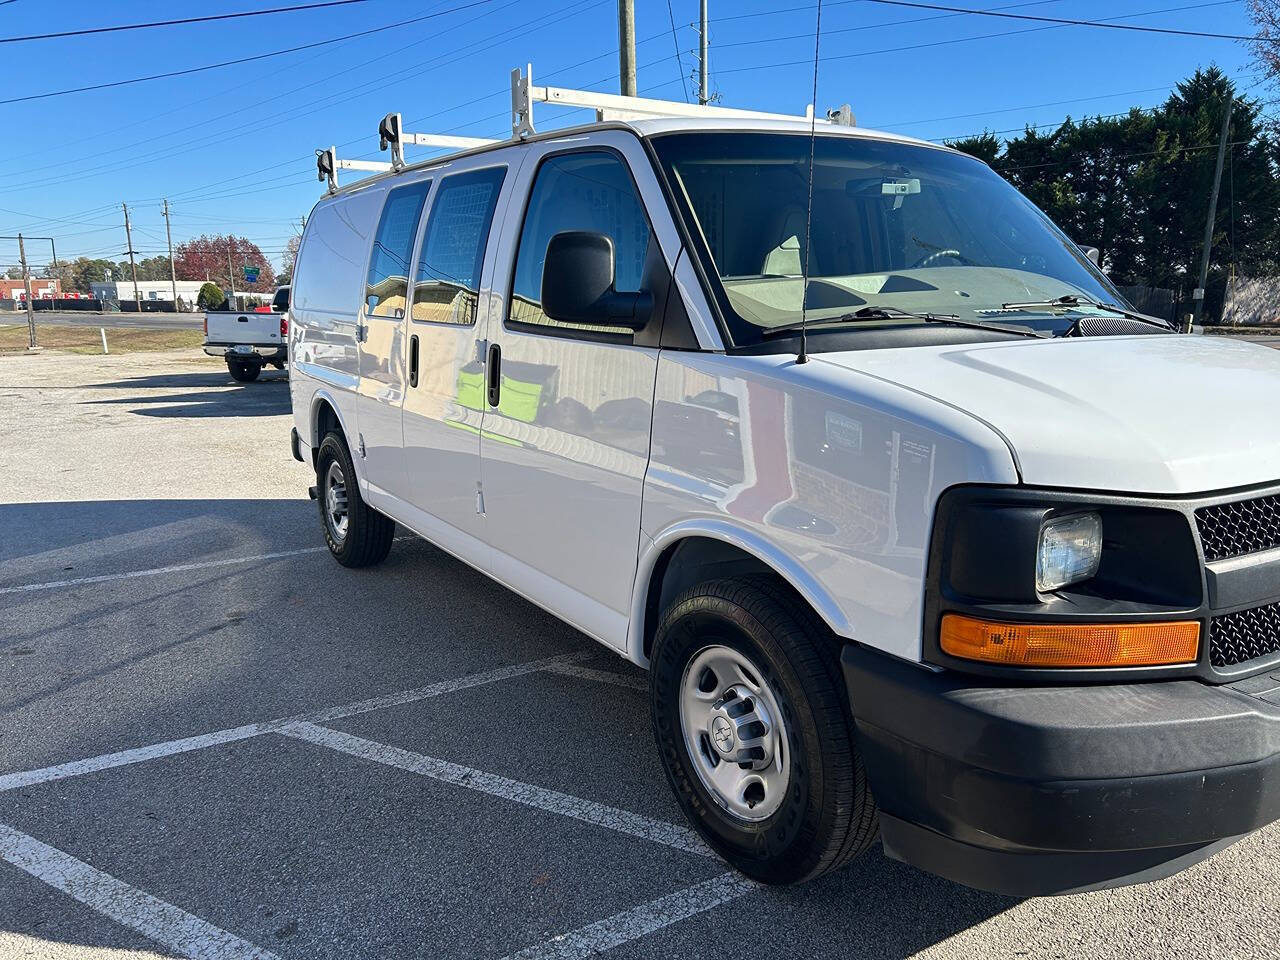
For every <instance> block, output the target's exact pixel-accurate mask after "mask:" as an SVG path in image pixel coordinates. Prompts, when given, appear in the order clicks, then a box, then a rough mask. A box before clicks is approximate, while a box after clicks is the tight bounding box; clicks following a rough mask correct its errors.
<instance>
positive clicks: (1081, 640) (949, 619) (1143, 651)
mask: <svg viewBox="0 0 1280 960" xmlns="http://www.w3.org/2000/svg"><path fill="white" fill-rule="evenodd" d="M940 643H941V646H942V651H943V653H947V654H950V655H951V656H953V657H961V658H963V659H965V660H981V661H982V662H984V663H998V664H1003V665H1005V666H1010V667H1154V666H1160V665H1166V664H1172V663H1193V662H1195V659H1196V654H1197V652H1198V650H1199V647H1200V624H1199V623H1197V622H1196V621H1195V620H1178V621H1174V622H1168V623H997V622H995V621H992V620H979V619H977V618H975V617H966V616H962V615H961V614H958V613H948V614H947V615H946V616H944V617H943V618H942V636H941V638H940Z"/></svg>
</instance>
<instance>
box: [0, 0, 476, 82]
mask: <svg viewBox="0 0 1280 960" xmlns="http://www.w3.org/2000/svg"><path fill="white" fill-rule="evenodd" d="M344 2H356V0H344ZM359 2H365V0H359ZM491 2H492V0H472V2H471V3H464V4H461V5H460V6H456V7H450V8H449V9H448V10H437V11H436V12H435V13H427V14H423V15H422V16H420V17H413V18H411V19H409V20H400V21H397V22H396V23H388V24H386V25H384V26H381V27H373V28H371V29H369V30H359V31H357V32H356V33H348V34H345V35H343V36H341V37H331V38H330V39H328V40H317V41H315V42H314V43H303V44H299V45H298V46H296V47H287V48H285V49H284V50H273V51H271V52H269V53H259V54H256V55H254V56H252V57H240V58H239V59H236V60H223V61H222V62H220V63H207V64H205V65H204V66H200V67H188V68H187V69H186V70H173V71H170V72H169V73H155V74H152V75H151V76H147V77H132V78H130V79H128V80H114V81H112V82H110V83H94V84H88V85H86V86H83V87H68V88H67V89H65V90H50V91H49V92H48V93H31V94H27V95H26V96H25V97H10V98H9V99H7V100H0V106H3V105H4V104H8V103H26V102H27V101H30V100H47V99H49V98H50V97H65V96H67V95H69V94H72V93H86V92H88V91H90V90H106V89H108V88H111V87H125V86H128V85H130V84H133V83H148V82H149V81H152V80H167V79H169V78H171V77H185V76H190V75H191V74H193V73H203V72H205V71H207V70H217V69H220V68H221V67H234V66H236V65H238V64H241V63H253V62H255V61H258V60H267V59H270V58H271V57H282V56H284V55H285V54H288V53H297V52H298V51H299V50H312V49H314V48H315V47H324V46H328V45H329V44H332V43H341V42H342V41H343V40H351V39H354V38H355V37H367V36H370V35H371V34H375V33H381V32H382V31H384V30H394V29H395V28H396V27H403V26H407V25H408V24H411V23H420V22H421V21H423V20H430V19H432V18H433V17H443V16H445V15H446V14H450V13H457V12H458V11H460V10H469V9H471V8H472V7H479V6H483V5H484V4H486V3H491Z"/></svg>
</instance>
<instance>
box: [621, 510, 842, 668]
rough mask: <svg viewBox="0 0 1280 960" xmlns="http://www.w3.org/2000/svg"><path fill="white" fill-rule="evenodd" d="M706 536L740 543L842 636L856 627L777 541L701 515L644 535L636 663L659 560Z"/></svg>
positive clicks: (630, 653)
mask: <svg viewBox="0 0 1280 960" xmlns="http://www.w3.org/2000/svg"><path fill="white" fill-rule="evenodd" d="M691 538H702V539H706V540H716V541H719V542H721V543H725V544H728V545H729V546H732V547H736V548H737V549H738V550H741V551H742V552H743V553H746V554H749V555H750V556H752V557H754V558H755V559H757V560H759V561H760V562H761V563H763V564H764V565H765V566H766V567H768V568H769V569H771V570H772V571H773V572H774V573H776V574H777V575H778V576H779V577H781V578H782V579H783V580H784V581H786V582H787V583H788V584H790V585H791V586H792V588H794V589H795V590H796V592H797V593H799V594H800V596H802V597H803V598H804V599H805V601H806V602H807V603H808V604H809V606H810V607H812V608H813V610H814V611H815V612H816V613H817V614H818V616H820V617H822V619H823V620H824V621H826V624H827V626H828V627H830V628H831V630H832V631H833V632H834V633H836V634H838V635H839V636H844V637H851V636H852V633H853V628H852V625H851V624H850V623H849V620H848V618H847V617H846V616H845V615H844V612H843V611H842V610H841V609H840V606H839V604H838V603H836V601H835V598H834V597H832V596H831V594H830V592H829V591H828V590H827V589H826V588H825V587H824V586H823V585H822V583H821V582H819V581H818V580H817V579H816V578H815V577H814V576H813V574H812V573H810V572H809V570H808V569H806V567H805V565H804V564H803V563H801V562H800V561H799V560H798V559H796V558H795V557H793V556H791V555H790V554H789V553H787V552H786V551H785V550H783V549H782V548H781V547H780V546H779V545H778V544H777V543H775V542H773V541H771V540H769V539H767V538H765V537H763V536H761V535H760V534H759V533H757V532H756V531H754V530H751V529H749V528H747V527H744V526H741V525H739V524H735V523H734V522H732V521H731V520H724V519H717V518H711V517H700V518H696V519H691V520H684V521H681V522H679V523H674V524H672V525H671V526H669V527H667V528H665V529H664V530H662V531H661V532H660V533H659V534H658V536H657V537H656V538H653V539H651V538H649V537H648V536H645V537H643V538H642V543H641V550H640V557H639V563H638V564H637V567H636V582H635V588H634V592H633V593H632V597H631V618H630V624H629V626H628V629H627V657H628V659H630V660H631V661H632V662H633V663H637V664H639V665H641V666H647V665H648V658H647V657H645V654H644V634H645V616H646V613H647V609H646V608H647V604H648V598H649V588H650V586H651V585H652V583H653V575H654V570H655V569H656V567H657V564H658V559H659V558H660V557H661V556H662V555H663V554H664V553H666V552H667V550H668V549H669V548H671V547H673V546H675V545H676V544H677V543H679V542H680V541H682V540H688V539H691Z"/></svg>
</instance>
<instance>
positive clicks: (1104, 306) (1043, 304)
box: [1000, 293, 1173, 330]
mask: <svg viewBox="0 0 1280 960" xmlns="http://www.w3.org/2000/svg"><path fill="white" fill-rule="evenodd" d="M1000 307H1001V309H1003V310H1052V309H1054V308H1055V307H1067V308H1078V307H1096V308H1097V309H1099V310H1110V311H1111V312H1112V313H1118V314H1120V316H1122V317H1128V318H1129V319H1130V320H1137V321H1139V322H1140V323H1149V324H1151V325H1152V326H1153V327H1160V328H1162V329H1164V330H1172V329H1173V327H1172V325H1170V324H1168V323H1166V322H1165V321H1163V320H1161V319H1159V318H1158V317H1149V316H1147V315H1146V314H1145V313H1138V312H1137V311H1136V310H1130V309H1129V308H1128V307H1122V306H1120V304H1118V303H1103V302H1102V301H1100V300H1090V299H1089V298H1088V297H1077V296H1075V294H1071V293H1068V294H1066V295H1065V296H1061V297H1058V298H1056V299H1054V300H1027V301H1026V302H1023V303H1002V304H1000Z"/></svg>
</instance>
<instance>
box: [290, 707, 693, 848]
mask: <svg viewBox="0 0 1280 960" xmlns="http://www.w3.org/2000/svg"><path fill="white" fill-rule="evenodd" d="M276 732H277V733H281V734H284V735H285V736H287V737H296V738H297V739H299V740H305V741H307V742H308V743H314V744H317V745H319V746H322V747H328V748H329V749H331V750H337V751H339V752H341V753H346V754H349V755H351V756H353V757H360V758H362V759H364V760H372V761H373V762H374V763H382V764H385V765H387V766H389V767H396V768H398V769H400V770H407V771H408V772H410V773H416V774H418V775H419V776H423V777H430V778H431V779H433V780H440V781H443V782H444V783H451V784H454V785H455V786H459V787H466V788H467V789H468V790H478V791H480V792H481V793H487V794H489V795H490V796H494V797H501V798H502V799H504V800H510V801H512V802H513V803H520V804H524V805H525V806H526V807H534V808H536V809H538V810H545V811H547V812H549V813H558V814H560V815H561V816H564V817H571V818H573V819H574V820H581V821H582V822H584V823H590V824H594V825H595V826H598V827H604V828H606V829H608V830H616V831H618V832H619V833H625V834H628V835H630V836H633V837H639V838H641V839H642V840H649V841H652V842H653V843H660V844H662V845H663V846H667V847H672V848H674V849H676V850H683V851H684V852H686V853H693V854H697V855H698V856H703V857H713V856H715V854H714V853H712V852H711V850H710V849H709V848H708V847H707V846H706V845H705V844H704V843H703V842H702V840H701V839H700V838H699V837H698V835H697V834H696V833H694V832H693V831H692V830H689V829H687V828H685V827H677V826H676V825H675V824H672V823H664V822H663V821H661V820H655V819H654V818H652V817H646V816H644V815H642V814H639V813H632V812H631V811H629V810H620V809H618V808H617V807H610V806H606V805H605V804H603V803H596V802H595V801H593V800H584V799H582V798H581V797H574V796H571V795H569V794H567V793H561V792H560V791H558V790H549V789H547V788H546V787H539V786H535V785H534V784H531V783H521V782H520V781H519V780H511V779H508V778H507V777H501V776H498V775H497V774H496V773H487V772H485V771H484V770H477V769H475V768H474V767H464V766H462V765H461V764H458V763H451V762H450V761H448V760H441V759H439V758H437V757H428V756H424V755H423V754H421V753H414V752H413V751H411V750H404V749H402V748H400V747H393V746H390V745H388V744H385V743H375V742H374V741H372V740H366V739H364V738H363V737H357V736H354V735H352V734H349V733H343V732H342V731H340V730H332V729H330V728H328V727H321V726H317V725H316V724H313V723H293V724H288V725H286V726H284V727H281V728H280V729H279V730H277V731H276Z"/></svg>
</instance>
